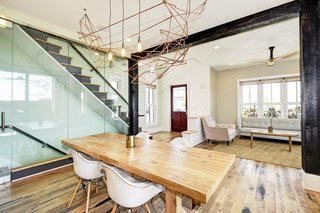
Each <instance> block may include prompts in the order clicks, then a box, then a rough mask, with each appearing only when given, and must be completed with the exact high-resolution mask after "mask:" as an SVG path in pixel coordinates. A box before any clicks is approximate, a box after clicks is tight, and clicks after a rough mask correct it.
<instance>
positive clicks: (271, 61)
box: [260, 46, 299, 67]
mask: <svg viewBox="0 0 320 213" xmlns="http://www.w3.org/2000/svg"><path fill="white" fill-rule="evenodd" d="M274 48H275V46H271V47H269V51H270V57H269V59H268V60H267V61H265V60H263V61H260V63H266V64H267V66H269V67H272V66H274V65H275V64H276V62H278V61H280V60H282V59H286V58H290V57H291V56H294V55H296V54H298V53H299V52H292V53H288V54H285V55H282V56H279V57H276V58H274V57H273V51H274Z"/></svg>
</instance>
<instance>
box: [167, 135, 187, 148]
mask: <svg viewBox="0 0 320 213" xmlns="http://www.w3.org/2000/svg"><path fill="white" fill-rule="evenodd" d="M170 143H172V144H178V145H183V146H189V147H192V146H191V145H190V144H189V142H188V141H187V140H186V139H185V138H182V137H178V138H175V139H173V140H172V141H171V142H170Z"/></svg>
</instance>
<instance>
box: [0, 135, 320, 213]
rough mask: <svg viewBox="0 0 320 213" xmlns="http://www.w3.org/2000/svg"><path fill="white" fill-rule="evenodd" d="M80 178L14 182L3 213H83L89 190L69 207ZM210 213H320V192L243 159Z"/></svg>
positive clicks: (293, 174)
mask: <svg viewBox="0 0 320 213" xmlns="http://www.w3.org/2000/svg"><path fill="white" fill-rule="evenodd" d="M176 136H179V133H159V134H155V135H154V139H155V140H166V141H170V140H171V138H173V137H176ZM77 180H78V179H77V177H76V176H75V175H74V172H73V169H72V167H66V168H63V169H60V170H59V171H58V172H55V173H51V174H45V175H41V176H37V177H33V178H30V179H26V180H22V181H19V182H14V183H11V184H8V186H7V188H0V212H62V213H64V212H69V210H73V211H72V212H81V211H78V210H79V208H81V207H79V206H81V204H84V202H85V193H84V190H81V191H79V192H78V194H77V196H76V198H75V200H74V202H73V205H72V206H71V207H70V209H67V208H66V207H67V204H68V202H69V200H70V198H71V196H72V192H73V190H74V187H75V186H76V184H77ZM98 196H100V197H98ZM107 196H108V195H107V193H106V190H105V189H101V190H100V191H99V193H97V194H96V198H101V197H104V198H107ZM102 204H103V205H102V206H101V208H100V209H96V211H95V212H110V209H111V207H112V201H108V202H105V203H102ZM183 204H184V206H186V207H188V208H189V207H190V206H191V199H189V198H186V197H185V198H184V199H183ZM150 207H151V211H152V212H155V211H156V212H164V203H163V201H162V200H161V199H160V198H159V197H158V198H156V199H155V200H154V201H153V205H152V204H151V205H150ZM121 212H126V210H123V211H121ZM141 212H145V211H144V210H143V209H142V211H141ZM204 212H210V213H211V212H244V213H248V212H320V193H316V192H313V191H309V190H305V189H304V188H303V187H302V185H301V170H299V169H294V168H288V167H283V166H277V165H273V164H268V163H262V162H256V161H251V160H245V159H240V158H237V160H236V162H235V164H234V166H233V168H232V169H231V171H230V172H229V173H228V175H227V176H226V177H225V179H224V180H223V182H222V184H221V185H220V187H219V188H218V189H217V191H216V192H215V194H214V195H213V197H212V198H211V199H210V201H209V202H208V203H207V204H206V205H205V206H204Z"/></svg>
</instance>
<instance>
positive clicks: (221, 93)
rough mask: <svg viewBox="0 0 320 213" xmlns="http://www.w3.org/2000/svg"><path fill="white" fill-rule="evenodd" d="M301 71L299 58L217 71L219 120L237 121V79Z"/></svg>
mask: <svg viewBox="0 0 320 213" xmlns="http://www.w3.org/2000/svg"><path fill="white" fill-rule="evenodd" d="M299 71H300V68H299V60H291V61H284V62H278V63H277V64H276V65H275V66H273V67H268V66H266V65H259V66H252V67H246V68H239V69H232V70H229V71H219V72H217V81H216V82H217V97H216V98H217V101H216V104H217V105H216V109H217V116H216V120H217V122H218V123H237V98H238V97H237V81H238V80H239V79H246V78H258V77H267V76H277V75H278V76H279V75H286V74H293V73H297V74H298V73H299Z"/></svg>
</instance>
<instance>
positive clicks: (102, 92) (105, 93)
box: [91, 91, 107, 94]
mask: <svg viewBox="0 0 320 213" xmlns="http://www.w3.org/2000/svg"><path fill="white" fill-rule="evenodd" d="M91 92H93V93H105V94H107V92H100V91H91Z"/></svg>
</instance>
